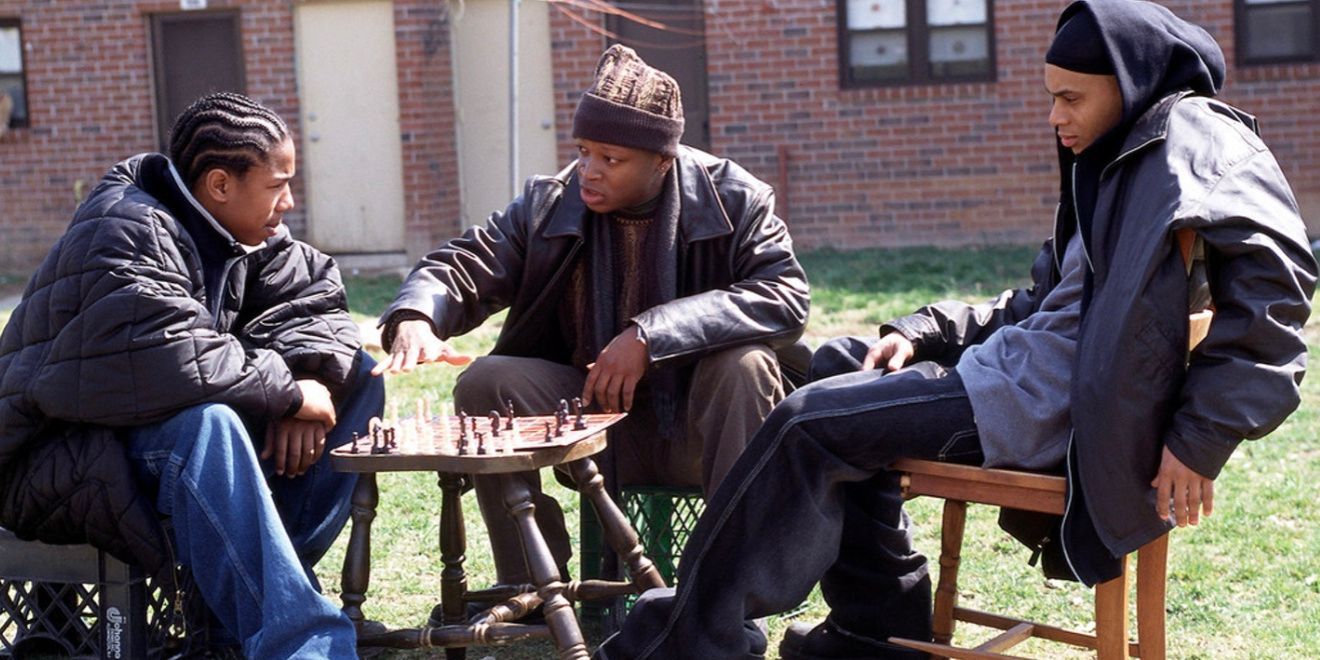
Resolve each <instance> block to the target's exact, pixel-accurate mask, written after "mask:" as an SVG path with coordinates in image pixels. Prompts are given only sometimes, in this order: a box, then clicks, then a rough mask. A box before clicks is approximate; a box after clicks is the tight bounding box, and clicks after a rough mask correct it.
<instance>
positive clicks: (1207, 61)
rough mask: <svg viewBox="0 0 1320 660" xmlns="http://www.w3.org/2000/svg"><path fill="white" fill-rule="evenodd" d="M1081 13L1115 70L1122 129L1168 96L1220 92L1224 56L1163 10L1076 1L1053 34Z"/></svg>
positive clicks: (1120, 1)
mask: <svg viewBox="0 0 1320 660" xmlns="http://www.w3.org/2000/svg"><path fill="white" fill-rule="evenodd" d="M1082 11H1089V12H1091V15H1092V16H1093V17H1095V22H1096V24H1097V25H1098V26H1099V27H1100V34H1101V38H1102V39H1103V40H1104V44H1105V49H1106V50H1107V51H1108V53H1109V59H1110V61H1111V62H1112V63H1113V65H1114V75H1116V76H1117V77H1118V88H1119V90H1120V91H1121V92H1122V94H1123V119H1122V121H1121V122H1120V127H1121V128H1126V127H1129V126H1131V125H1132V123H1133V122H1135V121H1136V120H1137V118H1138V117H1140V116H1141V115H1142V114H1144V113H1145V112H1146V110H1148V109H1150V107H1151V106H1152V105H1155V102H1156V101H1159V100H1160V99H1162V98H1164V97H1165V96H1168V95H1169V94H1171V93H1173V92H1177V91H1181V90H1192V91H1193V92H1196V93H1197V94H1202V95H1205V96H1214V95H1216V94H1218V93H1219V90H1220V88H1221V87H1223V85H1224V71H1225V67H1224V51H1223V50H1221V49H1220V48H1219V44H1218V43H1216V42H1215V40H1214V38H1213V37H1211V36H1210V34H1209V33H1208V32H1206V31H1205V30H1203V29H1201V28H1200V27H1199V26H1196V25H1193V24H1191V23H1188V22H1187V21H1184V20H1183V19H1181V18H1178V17H1177V16H1175V15H1174V14H1173V12H1171V11H1169V10H1168V9H1166V8H1164V7H1162V6H1160V5H1157V4H1155V3H1153V2H1145V1H1144V0H1079V1H1078V2H1074V3H1072V4H1071V5H1069V6H1068V8H1067V9H1065V10H1063V14H1062V15H1061V16H1059V23H1058V26H1056V30H1057V28H1058V27H1063V24H1064V23H1066V22H1067V21H1068V19H1069V18H1072V16H1073V15H1074V14H1076V13H1077V12H1082ZM1123 132H1126V131H1125V130H1124V131H1123Z"/></svg>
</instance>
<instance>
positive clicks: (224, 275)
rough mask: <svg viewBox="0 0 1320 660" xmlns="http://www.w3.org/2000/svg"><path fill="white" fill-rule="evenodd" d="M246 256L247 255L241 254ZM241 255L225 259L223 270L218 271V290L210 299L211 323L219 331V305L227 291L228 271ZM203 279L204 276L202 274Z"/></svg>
mask: <svg viewBox="0 0 1320 660" xmlns="http://www.w3.org/2000/svg"><path fill="white" fill-rule="evenodd" d="M243 256H247V255H243ZM242 258H243V257H234V258H233V259H229V260H227V261H225V267H224V270H221V271H220V290H219V291H216V292H215V300H212V301H211V323H213V324H214V326H215V327H214V330H215V331H216V332H220V331H221V329H220V307H221V304H220V303H221V302H223V301H224V299H225V295H227V294H226V292H228V291H229V272H230V271H232V270H233V269H234V264H236V263H238V261H239V260H240V259H242ZM203 279H205V276H203Z"/></svg>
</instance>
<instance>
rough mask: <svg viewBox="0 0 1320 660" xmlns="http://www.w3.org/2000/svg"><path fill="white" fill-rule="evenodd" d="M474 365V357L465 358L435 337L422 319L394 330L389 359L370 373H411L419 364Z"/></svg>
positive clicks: (428, 325)
mask: <svg viewBox="0 0 1320 660" xmlns="http://www.w3.org/2000/svg"><path fill="white" fill-rule="evenodd" d="M471 361H472V356H470V355H462V354H460V353H457V352H455V351H454V349H452V348H450V347H449V344H446V343H445V342H444V340H442V339H440V338H439V337H437V336H435V333H434V332H432V330H431V324H430V323H428V322H426V321H423V320H421V319H413V320H411V321H404V322H402V323H400V324H399V327H397V328H395V329H394V343H392V344H391V345H390V356H389V357H388V358H386V359H385V360H384V361H383V362H381V363H380V364H377V365H376V367H375V368H374V369H372V370H371V375H373V376H379V375H381V374H383V373H390V374H397V373H399V372H401V371H402V372H403V373H408V372H410V371H412V370H413V367H416V366H417V365H419V364H426V363H428V362H447V363H449V364H453V365H464V364H467V363H469V362H471Z"/></svg>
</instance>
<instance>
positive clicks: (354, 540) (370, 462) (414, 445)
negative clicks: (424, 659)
mask: <svg viewBox="0 0 1320 660" xmlns="http://www.w3.org/2000/svg"><path fill="white" fill-rule="evenodd" d="M623 417H624V415H623V414H615V415H587V416H585V418H586V422H587V427H588V428H587V429H584V430H580V431H572V430H571V429H568V428H567V426H568V425H565V430H566V431H567V432H566V433H565V435H564V437H563V438H558V439H556V440H555V441H554V442H552V443H548V444H547V445H546V446H537V447H531V448H524V449H521V450H517V451H513V452H511V453H503V452H500V453H491V454H487V455H475V454H473V453H469V454H467V455H462V456H459V455H455V454H453V453H452V451H451V450H450V449H449V448H445V449H437V448H435V447H431V446H430V445H431V444H432V443H431V442H429V440H432V439H434V440H436V442H435V443H434V444H437V445H440V444H443V443H441V442H439V439H438V438H428V442H423V443H418V442H416V438H415V436H414V438H413V440H412V441H411V442H407V441H405V442H403V443H401V444H402V445H403V447H402V448H399V447H396V448H394V449H392V450H390V451H389V452H388V453H372V452H371V447H372V440H371V439H370V438H363V439H361V440H359V441H357V442H356V443H355V447H356V449H354V448H353V446H345V447H341V448H338V449H336V450H334V451H333V452H331V461H332V464H333V465H334V467H335V469H336V470H340V471H344V472H357V473H360V475H359V478H358V483H357V487H356V489H355V490H354V493H353V502H352V507H353V509H352V511H353V512H352V519H353V527H352V531H351V533H350V536H349V542H348V551H347V554H346V556H345V557H344V570H343V575H342V586H343V596H342V598H343V602H344V608H343V609H344V612H345V613H346V614H347V615H348V616H349V618H350V619H352V620H353V622H354V623H355V624H356V625H357V627H358V645H359V646H385V647H393V648H434V647H443V648H445V649H446V651H445V655H446V657H447V658H449V659H450V660H455V659H458V660H461V659H462V658H464V657H466V647H468V646H474V645H484V644H503V643H508V642H511V641H515V640H520V639H528V638H544V637H547V636H548V637H550V638H551V639H553V640H554V644H555V647H556V648H557V649H558V652H559V657H560V658H561V659H562V660H570V659H572V660H585V659H586V658H588V654H587V648H586V642H585V640H584V639H583V636H582V630H581V627H580V626H579V624H578V620H577V617H576V616H575V615H574V613H573V607H572V605H571V604H570V601H572V600H579V599H584V600H591V599H597V598H614V597H616V596H620V595H623V594H628V593H640V592H642V591H645V590H647V589H652V588H655V587H663V586H664V580H663V579H662V578H661V577H660V574H659V572H658V571H657V570H656V568H655V566H654V565H653V564H652V563H651V560H650V559H648V558H647V557H646V555H645V554H644V553H643V550H642V546H641V543H640V540H639V538H638V536H637V532H636V531H635V530H634V529H633V528H632V526H631V525H630V524H629V523H628V520H627V518H626V517H625V516H624V515H623V512H621V511H620V510H619V507H618V506H617V505H616V504H615V503H614V501H613V500H612V499H611V498H610V496H609V494H608V493H607V492H606V491H605V480H604V478H603V477H602V476H601V475H600V472H599V471H598V470H597V469H596V464H595V463H594V462H593V461H592V460H591V456H593V455H595V454H597V453H599V452H600V451H601V450H603V449H605V443H606V437H605V433H604V430H605V429H606V428H607V427H609V426H610V425H612V424H614V423H615V422H617V421H618V420H620V419H622V418H623ZM441 419H443V418H441ZM553 419H554V418H553V417H545V418H519V421H520V423H521V424H523V425H524V426H527V425H530V426H532V427H534V428H541V424H542V420H553ZM446 423H447V422H446ZM546 423H548V422H546ZM571 423H572V422H571V420H570V424H571ZM378 444H379V443H378ZM418 444H422V445H427V446H426V447H425V448H419V447H418ZM558 465H564V466H565V467H567V469H568V472H569V474H570V475H571V476H572V477H573V480H574V481H575V482H576V483H577V484H578V488H579V490H581V491H582V492H583V493H584V494H585V495H586V496H587V498H588V500H589V501H590V502H591V505H592V506H593V507H594V508H595V510H596V513H597V515H598V516H599V518H600V521H601V526H602V528H603V529H604V532H605V539H606V542H608V543H609V545H610V547H611V548H613V549H614V551H615V552H617V553H618V554H619V556H620V557H621V558H622V559H623V560H624V562H625V563H626V565H627V567H628V573H629V576H630V578H631V579H630V581H628V582H610V581H602V580H590V581H583V582H576V581H574V582H568V583H565V582H563V581H562V577H561V576H560V575H559V572H558V569H557V568H556V566H555V562H554V560H553V558H552V557H551V555H550V550H549V548H548V547H547V546H546V542H545V538H544V536H542V534H541V530H540V529H539V528H538V527H537V526H536V518H535V516H534V506H533V504H532V494H531V492H530V491H529V489H528V487H527V485H526V483H524V482H523V481H522V480H521V479H514V478H511V475H512V473H515V472H524V471H529V470H539V469H540V468H543V467H547V466H558ZM400 471H428V472H436V473H438V475H439V487H440V491H441V493H442V501H441V509H440V560H441V562H442V563H443V564H444V569H443V571H442V572H441V574H440V603H439V604H438V605H436V606H435V608H434V609H433V610H432V612H431V617H430V620H429V621H428V622H427V625H426V626H425V627H422V628H412V629H402V630H384V628H383V627H382V626H379V624H376V625H375V626H374V627H373V626H371V625H369V622H368V621H367V620H366V617H365V616H364V615H363V613H362V604H363V602H364V601H365V600H366V591H367V587H368V584H369V582H370V574H371V568H370V566H371V564H370V556H371V523H372V520H373V519H374V518H375V517H376V504H377V502H378V501H379V491H378V489H377V485H376V473H378V472H400ZM474 474H490V475H499V476H500V485H501V487H502V489H503V492H504V498H505V505H506V506H507V507H508V510H509V515H511V516H513V518H514V521H515V522H516V523H517V527H518V533H519V535H520V536H521V538H522V544H523V552H524V553H525V556H526V559H527V566H528V568H529V569H530V571H531V574H532V579H533V584H531V585H515V586H505V587H497V588H495V589H487V590H483V591H468V589H467V576H466V574H465V573H464V571H463V559H464V554H465V552H466V545H467V541H466V534H465V532H464V525H463V509H462V494H463V492H464V491H465V490H467V489H468V488H470V486H471V476H470V475H474ZM468 602H498V604H496V605H495V606H494V607H492V608H490V609H489V610H487V612H486V613H485V614H484V615H483V616H481V617H478V618H476V619H473V620H472V621H467V619H466V616H465V613H466V609H467V607H466V606H467V603H468ZM540 605H543V606H544V613H545V620H546V623H545V625H523V624H519V623H515V621H516V620H517V619H519V618H521V617H522V616H523V615H525V614H526V613H528V612H530V611H531V610H533V609H535V608H536V607H537V606H540Z"/></svg>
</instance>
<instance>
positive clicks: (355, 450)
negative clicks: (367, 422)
mask: <svg viewBox="0 0 1320 660" xmlns="http://www.w3.org/2000/svg"><path fill="white" fill-rule="evenodd" d="M358 437H359V436H358V432H357V431H354V432H353V443H352V444H350V445H349V446H348V453H350V454H356V453H358V448H357V443H358Z"/></svg>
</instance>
